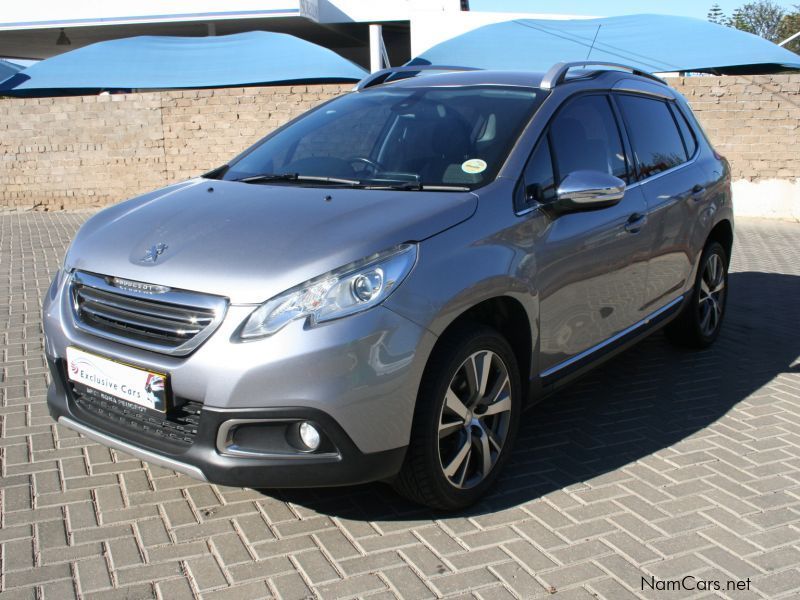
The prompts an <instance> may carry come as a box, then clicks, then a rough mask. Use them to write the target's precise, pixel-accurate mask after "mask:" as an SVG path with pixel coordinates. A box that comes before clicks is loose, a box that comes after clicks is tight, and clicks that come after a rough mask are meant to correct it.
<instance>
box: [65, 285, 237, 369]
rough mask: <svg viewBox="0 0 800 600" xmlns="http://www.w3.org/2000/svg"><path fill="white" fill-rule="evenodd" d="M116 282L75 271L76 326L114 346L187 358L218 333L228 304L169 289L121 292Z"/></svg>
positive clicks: (72, 294)
mask: <svg viewBox="0 0 800 600" xmlns="http://www.w3.org/2000/svg"><path fill="white" fill-rule="evenodd" d="M112 281H113V278H112V277H106V276H103V275H97V274H94V273H86V272H84V271H75V272H74V273H73V274H72V277H71V279H70V283H69V294H68V296H69V302H70V306H71V309H72V316H73V320H74V322H75V327H76V328H78V329H80V330H82V331H85V332H87V333H91V334H92V335H96V336H98V337H102V338H105V339H108V340H112V341H114V342H119V343H121V344H126V345H129V346H134V347H137V348H143V349H145V350H151V351H153V352H159V353H162V354H169V355H172V356H186V355H187V354H189V353H191V352H192V351H193V350H194V349H195V348H197V347H198V346H199V345H200V344H202V343H203V342H204V341H205V340H206V339H208V337H209V336H210V335H211V334H212V333H214V331H215V330H216V329H217V327H218V326H219V324H220V323H221V322H222V320H223V318H224V317H225V313H226V311H227V309H228V299H227V298H222V297H220V296H210V295H208V294H200V293H197V292H189V291H186V290H176V289H171V288H169V289H168V290H167V291H165V292H162V293H151V292H147V291H140V290H136V289H127V288H126V289H123V288H119V287H116V286H115V285H114V284H113V283H112Z"/></svg>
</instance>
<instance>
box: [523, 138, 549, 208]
mask: <svg viewBox="0 0 800 600" xmlns="http://www.w3.org/2000/svg"><path fill="white" fill-rule="evenodd" d="M525 196H526V200H525V202H526V203H530V202H531V201H534V200H535V201H536V202H541V203H544V202H550V201H551V200H553V199H555V197H556V178H555V175H554V174H553V158H552V155H551V154H550V142H549V140H548V139H547V136H546V135H545V136H544V137H543V138H542V141H541V142H539V145H538V146H537V147H536V150H535V151H534V153H533V155H532V156H531V158H530V160H529V161H528V164H527V165H526V166H525Z"/></svg>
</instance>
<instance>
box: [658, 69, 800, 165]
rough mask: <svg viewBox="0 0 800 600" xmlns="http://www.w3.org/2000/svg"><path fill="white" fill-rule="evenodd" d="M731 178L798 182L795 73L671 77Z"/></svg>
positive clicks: (799, 80)
mask: <svg viewBox="0 0 800 600" xmlns="http://www.w3.org/2000/svg"><path fill="white" fill-rule="evenodd" d="M670 83H671V84H672V85H673V87H675V88H676V89H677V90H678V91H679V92H681V93H682V94H683V95H684V96H686V99H687V100H688V101H689V104H691V106H692V110H693V111H694V113H695V115H697V118H698V119H699V120H700V122H701V123H702V125H703V128H704V129H705V131H706V133H707V134H708V136H709V138H711V141H712V142H713V143H714V147H715V148H716V149H717V151H718V152H719V153H720V154H722V155H724V156H725V157H726V158H727V159H728V160H729V161H730V162H731V167H732V169H733V177H734V179H745V180H748V181H759V180H767V179H797V178H800V150H798V145H800V75H794V74H793V75H756V76H742V77H685V78H680V79H671V80H670Z"/></svg>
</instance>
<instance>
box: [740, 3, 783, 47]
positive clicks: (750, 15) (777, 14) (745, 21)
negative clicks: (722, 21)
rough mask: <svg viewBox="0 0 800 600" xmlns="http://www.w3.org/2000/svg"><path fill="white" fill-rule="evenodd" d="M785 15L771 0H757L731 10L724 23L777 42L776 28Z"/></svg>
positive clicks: (777, 28)
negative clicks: (730, 14) (729, 16)
mask: <svg viewBox="0 0 800 600" xmlns="http://www.w3.org/2000/svg"><path fill="white" fill-rule="evenodd" d="M785 16H786V11H785V10H784V9H783V8H782V7H780V6H779V5H777V4H775V3H774V2H772V0H757V1H756V2H748V3H747V4H743V5H742V6H740V7H739V8H737V9H736V10H735V11H733V15H732V16H731V18H730V19H728V22H727V23H726V25H728V26H729V27H735V28H736V29H739V30H741V31H747V32H749V33H754V34H756V35H759V36H761V37H763V38H765V39H767V40H769V41H770V42H779V41H781V40H780V39H778V37H779V33H778V30H779V28H780V26H781V21H783V18H784V17H785Z"/></svg>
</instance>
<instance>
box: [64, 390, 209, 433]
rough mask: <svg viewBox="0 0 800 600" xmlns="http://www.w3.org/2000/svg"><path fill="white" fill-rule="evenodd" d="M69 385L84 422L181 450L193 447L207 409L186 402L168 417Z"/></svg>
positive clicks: (167, 415) (170, 412)
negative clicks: (122, 430)
mask: <svg viewBox="0 0 800 600" xmlns="http://www.w3.org/2000/svg"><path fill="white" fill-rule="evenodd" d="M67 385H68V386H69V387H70V388H71V390H70V391H71V392H72V393H71V396H72V400H73V402H74V403H75V406H76V408H77V409H78V411H79V414H80V416H81V418H82V419H83V420H85V421H86V422H87V423H89V424H91V425H93V426H95V427H97V428H98V429H101V430H105V431H109V430H110V431H112V432H113V431H114V430H119V429H124V431H125V432H126V434H129V433H134V435H135V434H138V435H139V436H140V437H143V438H145V439H148V440H153V441H157V442H162V443H165V444H168V445H172V446H175V447H179V448H185V447H186V446H190V445H191V444H192V443H193V442H194V439H195V437H196V436H197V430H198V428H199V426H200V414H201V412H202V408H203V405H202V404H200V403H199V402H185V403H183V404H182V405H181V406H178V407H175V408H172V409H171V410H170V411H169V413H166V414H165V413H160V412H158V411H155V410H150V409H148V408H144V407H141V406H136V405H132V404H130V403H128V402H125V401H124V400H117V399H113V398H112V399H110V400H109V399H106V398H102V397H101V396H100V395H99V394H98V392H96V391H94V390H92V389H90V388H87V387H85V386H82V385H80V384H75V383H72V382H70V381H67Z"/></svg>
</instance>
